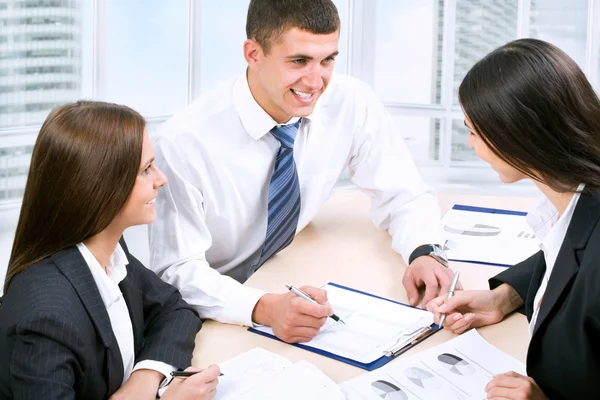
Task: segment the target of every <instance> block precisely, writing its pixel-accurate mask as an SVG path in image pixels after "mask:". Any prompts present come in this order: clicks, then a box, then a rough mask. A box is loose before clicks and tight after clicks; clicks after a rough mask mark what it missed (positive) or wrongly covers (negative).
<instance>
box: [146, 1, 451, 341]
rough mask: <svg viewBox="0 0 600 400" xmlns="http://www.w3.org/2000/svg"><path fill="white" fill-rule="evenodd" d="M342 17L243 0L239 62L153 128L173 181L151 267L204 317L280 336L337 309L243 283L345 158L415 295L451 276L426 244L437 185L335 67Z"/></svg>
mask: <svg viewBox="0 0 600 400" xmlns="http://www.w3.org/2000/svg"><path fill="white" fill-rule="evenodd" d="M339 25H340V21H339V16H338V13H337V9H336V8H335V5H333V3H332V2H331V1H330V0H285V1H282V0H277V1H276V0H253V1H251V2H250V6H249V10H248V19H247V25H246V31H247V35H248V39H247V40H246V41H245V42H244V57H245V59H246V61H247V63H248V68H247V71H246V73H244V74H243V75H242V76H240V77H238V78H237V79H235V80H233V81H230V82H227V83H224V84H222V85H221V86H219V87H218V88H217V89H215V90H213V91H212V92H208V93H206V94H204V95H202V96H201V97H200V98H199V99H198V100H196V101H195V102H194V103H193V104H191V105H190V106H189V107H187V108H186V109H185V110H183V111H182V112H180V113H178V114H176V115H175V116H174V117H173V118H171V119H170V120H169V121H167V122H166V123H165V125H164V126H163V127H162V128H161V130H160V132H159V134H158V135H157V137H156V138H155V146H156V159H157V163H158V165H160V167H161V169H162V170H163V171H164V173H165V174H166V175H167V176H168V178H169V184H168V185H167V186H166V187H165V188H164V190H162V192H160V193H159V196H158V201H157V202H156V204H157V206H156V207H157V211H158V219H157V221H156V222H155V223H154V224H153V225H152V226H151V228H150V251H151V260H150V264H151V268H152V269H153V270H154V271H155V272H156V273H157V274H158V275H159V276H161V277H162V279H164V280H165V281H166V282H169V283H171V284H173V285H174V286H176V287H177V288H179V290H180V291H181V293H182V295H183V297H184V299H185V300H186V301H187V302H188V303H190V304H191V305H193V306H195V307H196V308H197V309H198V310H199V312H200V315H201V316H202V317H203V318H209V319H215V320H218V321H221V322H225V323H232V324H243V325H252V324H254V323H257V324H265V325H270V326H271V327H272V328H273V331H274V332H275V334H276V335H277V336H278V337H279V338H281V339H282V340H284V341H287V342H303V341H307V340H310V339H311V338H312V337H314V335H316V334H317V332H318V330H319V329H320V328H321V326H322V325H323V324H324V323H325V320H326V318H325V317H326V316H327V315H330V314H331V313H332V310H331V307H330V306H329V305H328V303H327V297H326V293H324V291H322V290H320V289H317V288H311V287H304V289H305V291H306V292H308V294H309V295H311V296H312V297H313V298H314V299H315V300H317V302H318V303H319V304H312V303H310V302H307V301H306V300H303V299H301V298H299V297H297V296H295V295H293V294H292V293H286V294H273V293H264V292H262V291H259V290H256V289H253V288H250V287H244V286H242V285H241V283H243V282H244V281H245V280H246V279H247V278H248V277H249V276H250V275H252V273H254V272H255V271H256V269H257V268H259V267H260V265H261V264H262V263H263V262H264V261H266V259H268V258H269V257H271V256H273V255H274V254H275V253H277V252H278V251H280V250H281V249H283V248H285V247H286V246H287V245H288V244H289V243H290V242H291V240H293V236H294V234H295V233H296V232H298V231H300V230H301V229H302V228H304V227H305V226H306V225H307V224H308V223H309V222H310V220H311V219H312V218H313V216H314V215H315V213H316V212H317V211H318V209H319V207H320V206H321V205H322V204H323V203H324V202H325V201H326V200H327V198H328V197H329V195H330V194H331V191H332V189H333V187H334V186H335V184H336V182H337V181H338V179H339V177H340V175H341V174H342V172H343V171H344V170H346V169H348V170H349V172H350V177H351V181H352V182H353V183H354V184H355V185H356V186H358V187H359V188H361V189H362V190H363V191H364V192H365V193H367V194H369V195H370V196H371V199H372V216H373V221H374V222H375V223H376V224H377V225H378V226H380V227H381V228H383V229H387V230H388V231H389V232H390V234H391V235H392V246H393V248H394V249H395V250H396V251H398V252H399V253H400V254H401V255H402V256H403V257H404V260H406V261H407V263H408V262H409V260H410V261H411V262H410V266H409V268H408V269H407V271H406V273H405V275H404V278H403V283H404V286H405V287H406V289H407V292H408V296H409V299H410V302H411V303H412V304H416V303H417V299H418V290H417V287H418V286H421V285H422V284H423V283H425V284H426V286H427V288H426V295H425V299H424V302H426V301H428V300H430V299H432V298H434V297H435V296H436V295H437V293H438V291H439V290H440V289H441V290H442V291H444V290H447V289H448V287H449V285H450V281H451V278H452V272H451V271H449V270H448V269H447V268H446V267H445V266H444V265H442V263H443V262H444V260H442V259H439V258H437V257H436V258H435V259H434V258H432V257H421V256H420V255H429V250H428V249H434V248H435V247H434V246H433V245H434V244H438V245H439V244H440V243H442V234H441V230H440V225H439V217H440V215H439V209H438V205H437V200H436V197H435V194H434V193H433V191H432V190H431V189H430V188H429V187H428V186H426V185H425V184H424V183H423V181H422V180H421V178H420V176H419V173H418V171H417V169H416V167H415V165H414V163H413V161H412V159H411V157H410V155H409V153H408V151H407V149H406V146H405V145H404V143H403V139H402V137H401V136H400V134H399V133H398V132H397V130H396V129H395V127H394V124H393V121H392V119H391V117H390V115H389V114H388V112H387V111H386V109H385V107H384V106H383V105H382V104H381V102H380V101H379V100H378V99H377V98H376V96H375V94H374V93H373V91H372V90H371V89H370V88H369V87H368V86H367V85H366V84H364V83H362V82H360V81H358V80H356V79H354V78H351V77H349V76H339V75H333V66H334V61H335V57H336V55H337V54H338V40H339ZM325 89H327V90H325ZM421 245H427V246H421ZM415 249H417V250H415ZM431 251H433V250H431ZM411 252H412V255H411ZM409 256H410V257H409ZM413 259H414V261H413ZM436 260H440V262H438V261H436ZM314 267H315V266H307V268H314ZM368 273H369V271H368V268H365V274H368Z"/></svg>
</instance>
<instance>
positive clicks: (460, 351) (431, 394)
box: [340, 329, 526, 400]
mask: <svg viewBox="0 0 600 400" xmlns="http://www.w3.org/2000/svg"><path fill="white" fill-rule="evenodd" d="M508 371H516V372H518V373H520V374H523V375H526V371H525V365H524V364H523V363H521V362H520V361H518V360H516V359H514V358H512V357H510V356H509V355H507V354H505V353H503V352H502V351H500V350H498V349H497V348H496V347H494V346H492V345H491V344H489V343H488V342H487V341H485V339H483V338H482V337H481V335H479V333H477V331H476V330H475V329H472V330H470V331H468V332H466V333H464V334H462V335H461V336H458V337H456V338H454V339H452V340H450V341H448V342H445V343H442V344H440V345H438V346H435V347H432V348H430V349H427V350H425V351H423V352H421V353H417V354H415V355H414V356H412V357H409V358H406V359H403V360H399V362H395V363H392V364H388V365H386V366H384V367H382V368H380V369H378V370H376V371H372V372H369V373H368V374H365V375H361V376H359V377H357V378H354V379H351V380H349V381H346V382H344V383H342V384H340V387H341V388H342V391H343V392H344V394H345V396H346V398H347V399H348V400H359V399H360V400H380V399H382V398H384V399H388V400H392V399H394V400H412V399H456V400H467V399H478V400H481V399H485V398H487V397H486V393H485V390H484V388H485V386H486V385H487V383H488V382H489V381H490V380H491V379H492V377H493V376H494V375H496V374H499V373H504V372H508Z"/></svg>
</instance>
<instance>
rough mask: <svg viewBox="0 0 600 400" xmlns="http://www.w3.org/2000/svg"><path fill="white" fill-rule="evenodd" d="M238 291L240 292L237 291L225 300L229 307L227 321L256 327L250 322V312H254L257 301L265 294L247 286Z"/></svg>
mask: <svg viewBox="0 0 600 400" xmlns="http://www.w3.org/2000/svg"><path fill="white" fill-rule="evenodd" d="M240 289H241V290H239V291H237V293H236V294H235V296H233V298H230V299H227V300H228V301H227V302H228V303H229V304H230V307H228V308H229V310H227V311H228V312H227V314H228V318H227V319H229V320H230V321H232V322H234V323H238V324H241V325H246V326H257V325H256V324H255V323H254V322H253V321H252V312H253V311H254V307H256V303H258V300H260V298H261V297H263V296H264V295H265V294H266V292H265V291H262V290H259V289H255V288H251V287H248V286H241V287H240ZM229 323H231V322H229Z"/></svg>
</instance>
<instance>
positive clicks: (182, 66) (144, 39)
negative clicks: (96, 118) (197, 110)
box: [96, 0, 189, 118]
mask: <svg viewBox="0 0 600 400" xmlns="http://www.w3.org/2000/svg"><path fill="white" fill-rule="evenodd" d="M99 4H101V6H103V7H104V10H103V12H104V15H105V18H104V19H103V20H102V21H100V25H99V28H100V31H101V32H102V33H103V35H102V38H103V40H102V39H101V40H102V41H101V42H100V43H99V46H100V49H101V50H100V51H101V52H100V54H99V56H100V57H101V60H100V65H99V66H98V72H99V75H98V77H99V82H98V83H99V85H98V86H99V87H98V90H97V94H96V96H97V97H98V98H100V99H102V100H107V101H111V102H115V103H122V104H127V105H128V106H130V107H131V108H133V109H135V110H137V111H139V112H140V113H142V114H143V115H144V116H146V117H149V118H152V117H165V116H169V115H171V114H173V113H174V112H175V111H177V110H180V109H182V108H183V107H185V106H186V105H187V103H188V56H189V54H188V48H189V23H188V22H189V3H188V2H187V1H183V0H173V1H164V0H127V1H122V0H107V1H103V2H100V3H99ZM102 50H103V51H102Z"/></svg>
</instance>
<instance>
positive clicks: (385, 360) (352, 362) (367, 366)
mask: <svg viewBox="0 0 600 400" xmlns="http://www.w3.org/2000/svg"><path fill="white" fill-rule="evenodd" d="M327 284H328V285H331V286H335V287H337V288H340V289H345V290H349V291H351V292H355V293H360V294H363V295H365V296H370V297H375V298H377V299H381V300H385V301H389V302H391V303H395V304H400V305H402V306H404V307H410V308H417V307H413V306H410V305H408V304H404V303H400V302H398V301H394V300H390V299H386V298H385V297H380V296H376V295H374V294H370V293H367V292H363V291H360V290H357V289H353V288H350V287H347V286H342V285H338V284H337V283H333V282H328V283H327ZM430 328H431V331H429V332H428V333H427V335H426V336H424V337H422V338H421V339H419V340H415V341H413V342H410V343H409V344H407V345H406V346H404V347H402V349H400V350H399V351H397V352H395V353H394V355H393V356H386V355H383V356H381V357H380V358H378V359H376V360H375V361H372V362H370V363H368V364H366V363H361V362H358V361H355V360H352V359H350V358H346V357H341V356H338V355H337V354H334V353H331V352H328V351H325V350H321V349H316V348H314V347H310V346H307V345H304V344H299V343H289V344H291V345H292V346H295V347H299V348H301V349H304V350H308V351H312V352H313V353H317V354H320V355H322V356H325V357H329V358H333V359H334V360H338V361H341V362H344V363H346V364H350V365H354V366H355V367H358V368H362V369H365V370H367V371H373V370H374V369H377V368H379V367H382V366H383V365H385V364H387V363H389V362H390V361H392V360H393V359H394V358H396V357H398V356H399V355H400V354H403V353H405V352H406V351H408V350H410V349H412V348H413V347H415V346H416V345H418V344H419V343H421V342H423V341H424V340H426V339H427V338H429V337H430V336H432V335H433V334H434V333H436V332H438V331H439V330H440V327H439V326H438V325H436V324H431V326H430ZM248 330H249V331H250V332H254V333H257V334H259V335H262V336H266V337H269V338H271V339H275V340H278V341H280V342H283V341H282V340H281V339H279V338H277V337H276V336H274V335H271V334H269V333H266V332H263V331H259V330H257V329H254V328H252V327H250V328H248ZM283 343H285V342H283Z"/></svg>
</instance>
